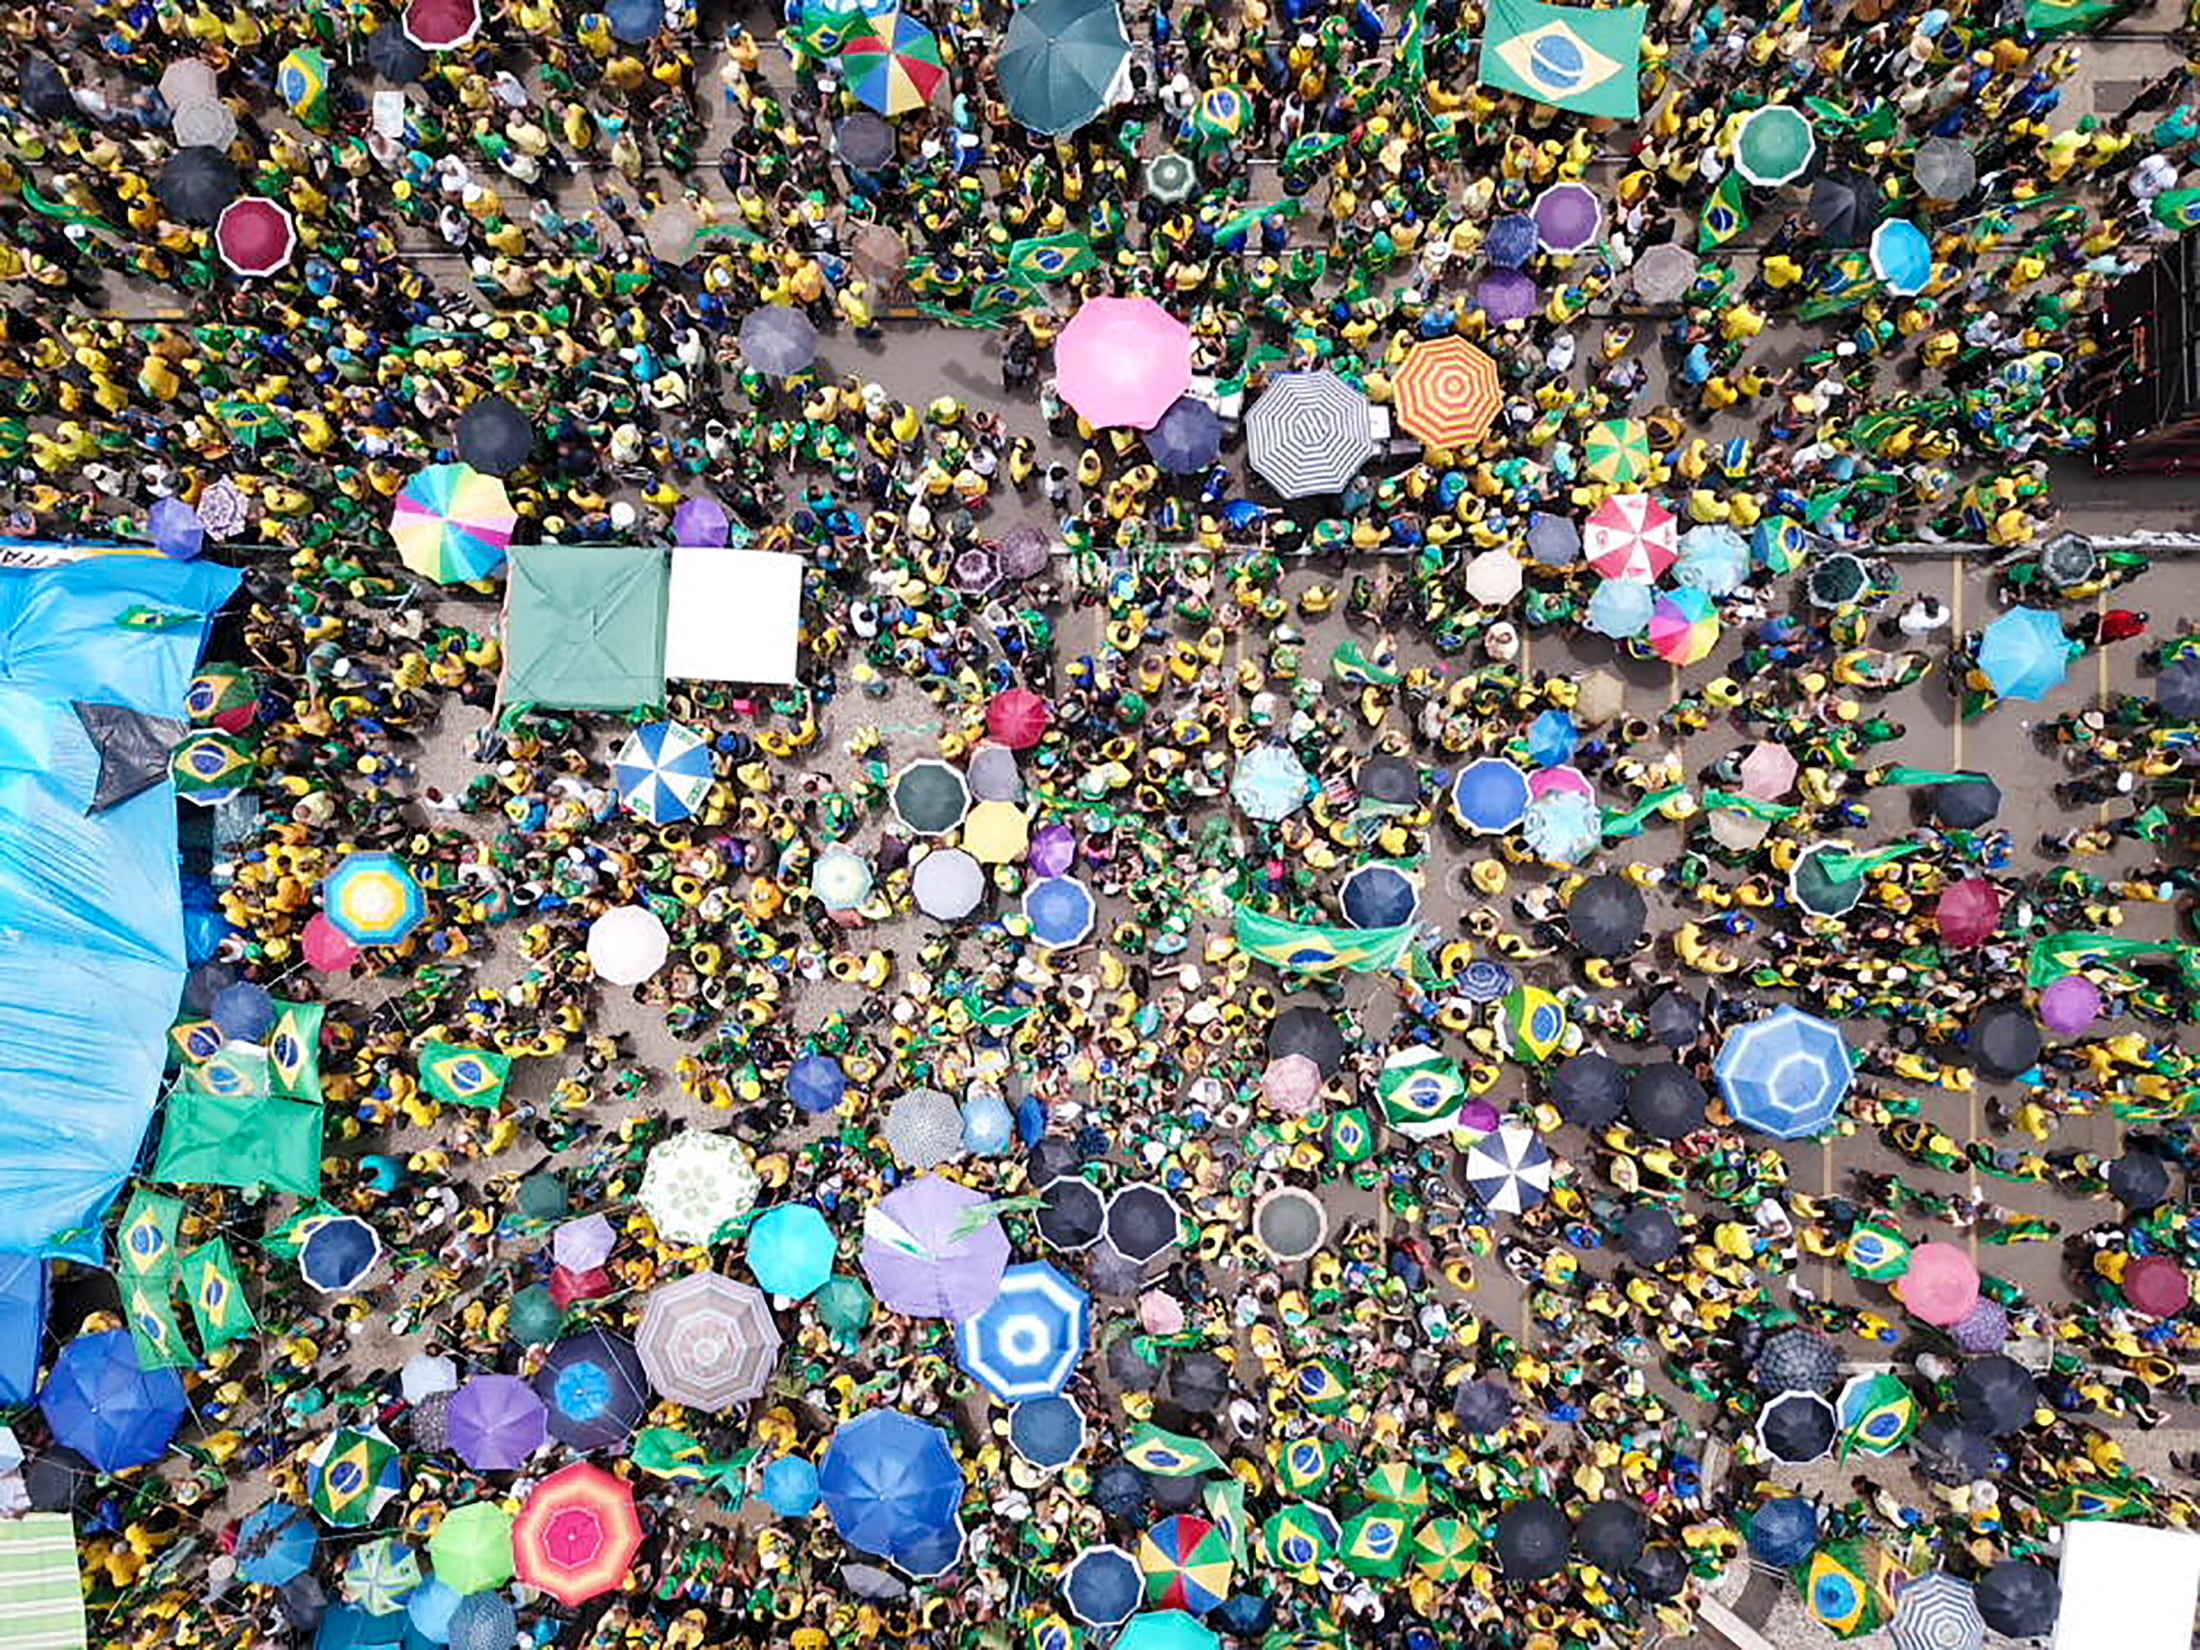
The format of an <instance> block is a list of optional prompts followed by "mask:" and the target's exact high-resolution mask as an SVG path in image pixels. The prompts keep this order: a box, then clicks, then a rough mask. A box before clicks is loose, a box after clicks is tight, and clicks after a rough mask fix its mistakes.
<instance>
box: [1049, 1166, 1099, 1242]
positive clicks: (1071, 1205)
mask: <svg viewBox="0 0 2200 1650" xmlns="http://www.w3.org/2000/svg"><path fill="white" fill-rule="evenodd" d="M1107 1221H1108V1208H1107V1203H1106V1202H1105V1200H1103V1199H1102V1197H1101V1196H1100V1193H1099V1191H1098V1190H1097V1189H1096V1188H1095V1187H1094V1186H1093V1185H1092V1184H1091V1182H1089V1181H1086V1180H1081V1179H1079V1178H1078V1177H1077V1176H1075V1175H1068V1174H1065V1175H1061V1176H1059V1177H1057V1178H1056V1179H1054V1180H1050V1181H1049V1182H1047V1184H1046V1186H1045V1187H1044V1188H1043V1189H1042V1190H1041V1191H1040V1193H1039V1214H1038V1226H1039V1235H1040V1236H1041V1237H1042V1238H1044V1239H1045V1240H1046V1241H1047V1242H1048V1243H1049V1244H1051V1245H1052V1246H1053V1247H1055V1248H1057V1249H1066V1250H1070V1251H1072V1252H1074V1251H1076V1250H1079V1249H1090V1248H1091V1247H1092V1246H1093V1245H1094V1244H1095V1243H1097V1242H1099V1241H1100V1232H1101V1229H1102V1228H1103V1227H1104V1226H1106V1225H1107Z"/></svg>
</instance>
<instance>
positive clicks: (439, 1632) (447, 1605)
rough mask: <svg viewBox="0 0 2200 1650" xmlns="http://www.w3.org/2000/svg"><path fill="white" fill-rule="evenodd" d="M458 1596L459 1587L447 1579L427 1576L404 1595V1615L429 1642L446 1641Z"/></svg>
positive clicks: (442, 1642)
mask: <svg viewBox="0 0 2200 1650" xmlns="http://www.w3.org/2000/svg"><path fill="white" fill-rule="evenodd" d="M458 1600H459V1593H458V1590H457V1589H456V1588H455V1587H453V1586H452V1585H451V1584H450V1583H449V1582H447V1581H438V1580H434V1579H430V1580H429V1581H428V1583H427V1584H426V1585H425V1586H421V1587H415V1588H414V1589H413V1590H412V1593H411V1594H410V1595H409V1596H408V1597H407V1598H406V1600H405V1615H406V1619H407V1620H409V1621H410V1622H411V1623H412V1630H413V1631H414V1632H416V1633H418V1634H419V1635H420V1636H421V1637H422V1638H424V1639H426V1640H427V1641H428V1642H429V1643H430V1644H448V1643H450V1642H451V1616H452V1615H453V1614H454V1613H455V1612H456V1611H457V1609H458Z"/></svg>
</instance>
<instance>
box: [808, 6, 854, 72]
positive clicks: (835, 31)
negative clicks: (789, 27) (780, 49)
mask: <svg viewBox="0 0 2200 1650" xmlns="http://www.w3.org/2000/svg"><path fill="white" fill-rule="evenodd" d="M870 21H871V20H870V18H869V17H868V16H866V15H865V14H864V12H863V9H862V8H861V7H860V6H851V7H848V8H847V9H845V10H843V9H842V8H840V7H838V6H804V7H803V8H802V21H801V22H799V23H797V24H796V25H795V26H794V38H795V42H796V44H798V45H799V46H800V47H801V48H802V49H803V51H805V52H806V53H808V54H809V55H810V56H811V57H814V58H819V59H824V58H829V57H838V56H839V55H840V53H841V50H842V48H844V47H845V46H846V45H847V44H848V42H849V41H851V40H853V39H854V38H855V37H856V35H857V33H858V32H859V31H861V30H865V29H867V28H868V27H869V25H870Z"/></svg>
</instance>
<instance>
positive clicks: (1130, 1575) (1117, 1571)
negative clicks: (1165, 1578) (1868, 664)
mask: <svg viewBox="0 0 2200 1650" xmlns="http://www.w3.org/2000/svg"><path fill="white" fill-rule="evenodd" d="M1062 1600H1063V1602H1064V1603H1066V1604H1067V1605H1068V1606H1069V1613H1070V1614H1071V1615H1073V1616H1075V1617H1076V1618H1077V1619H1078V1620H1079V1621H1081V1622H1083V1623H1084V1624H1085V1625H1086V1626H1087V1627H1120V1626H1121V1625H1122V1624H1123V1623H1124V1622H1126V1621H1128V1620H1130V1619H1131V1617H1133V1616H1135V1615H1136V1614H1138V1607H1139V1606H1140V1605H1141V1604H1143V1603H1145V1601H1146V1572H1145V1571H1143V1570H1141V1569H1140V1568H1139V1567H1138V1560H1137V1559H1135V1558H1133V1557H1131V1555H1130V1554H1129V1553H1126V1552H1125V1551H1124V1550H1123V1549H1122V1548H1120V1547H1087V1548H1086V1549H1085V1550H1084V1551H1083V1552H1081V1553H1079V1554H1078V1555H1077V1557H1076V1558H1075V1559H1073V1560H1072V1561H1071V1562H1070V1567H1069V1568H1068V1569H1066V1570H1064V1571H1063V1572H1062Z"/></svg>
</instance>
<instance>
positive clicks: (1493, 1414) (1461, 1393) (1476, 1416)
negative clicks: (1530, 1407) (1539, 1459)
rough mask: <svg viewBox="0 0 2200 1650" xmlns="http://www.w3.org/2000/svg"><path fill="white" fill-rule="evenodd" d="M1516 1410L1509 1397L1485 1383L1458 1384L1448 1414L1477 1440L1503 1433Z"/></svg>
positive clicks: (1477, 1381)
mask: <svg viewBox="0 0 2200 1650" xmlns="http://www.w3.org/2000/svg"><path fill="white" fill-rule="evenodd" d="M1519 1408H1520V1406H1519V1405H1517V1404H1515V1403H1514V1402H1513V1396H1512V1394H1511V1393H1509V1392H1507V1391H1506V1390H1505V1389H1504V1388H1503V1387H1502V1386H1500V1385H1498V1383H1497V1382H1495V1381H1492V1380H1487V1379H1484V1380H1475V1381H1462V1382H1460V1383H1459V1390H1458V1391H1457V1392H1456V1393H1454V1394H1453V1395H1452V1400H1451V1410H1452V1413H1453V1414H1454V1415H1456V1416H1458V1417H1459V1424H1460V1425H1461V1426H1463V1427H1465V1428H1466V1429H1467V1430H1468V1431H1469V1432H1471V1433H1473V1434H1474V1435H1475V1436H1476V1437H1478V1438H1486V1437H1488V1436H1489V1435H1490V1434H1491V1433H1494V1432H1503V1431H1504V1430H1505V1428H1507V1427H1508V1426H1510V1425H1512V1419H1513V1416H1514V1415H1516V1414H1518V1413H1519Z"/></svg>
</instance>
